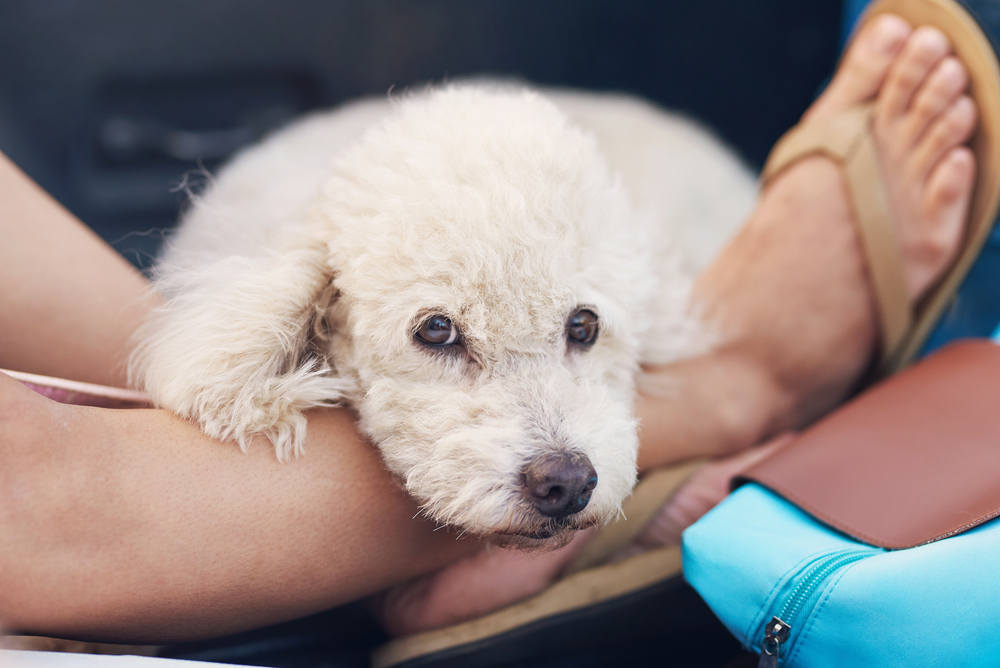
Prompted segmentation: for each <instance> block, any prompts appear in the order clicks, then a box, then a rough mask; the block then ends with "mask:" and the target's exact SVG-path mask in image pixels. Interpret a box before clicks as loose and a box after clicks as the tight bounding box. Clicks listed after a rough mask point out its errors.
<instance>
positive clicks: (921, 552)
mask: <svg viewBox="0 0 1000 668" xmlns="http://www.w3.org/2000/svg"><path fill="white" fill-rule="evenodd" d="M847 493H849V492H847ZM998 554H1000V523H998V522H997V521H996V520H994V521H992V522H988V523H986V524H984V525H982V526H980V527H978V528H976V529H974V530H972V531H969V532H967V533H964V534H961V535H958V536H954V537H951V538H948V539H945V540H941V541H937V542H935V543H931V544H929V545H923V546H920V547H915V548H911V549H907V550H895V551H888V550H883V549H881V548H873V547H870V546H867V545H864V544H862V543H858V542H856V541H854V540H852V539H850V538H848V537H847V536H844V535H843V534H840V533H838V532H836V531H832V530H830V529H828V528H827V527H825V526H824V525H822V524H820V523H818V522H816V521H815V520H813V519H812V518H811V517H810V516H809V515H807V514H805V513H804V512H802V511H801V510H799V509H798V508H796V507H795V506H793V505H792V504H790V503H788V502H787V501H785V500H784V499H782V498H781V497H779V496H777V495H775V494H773V493H772V492H770V491H768V490H766V489H764V488H763V487H760V486H757V485H752V484H751V485H745V486H743V487H741V488H740V489H739V490H737V491H736V492H734V493H733V494H732V495H731V496H730V497H729V498H728V499H726V500H725V501H723V502H722V503H721V504H720V505H719V506H717V507H716V508H715V509H714V510H712V511H711V512H709V513H708V514H707V515H705V517H703V518H702V519H701V520H700V521H698V522H697V523H696V524H694V525H693V526H691V527H690V528H689V529H688V530H687V531H685V532H684V572H685V575H686V576H687V579H688V581H689V582H690V583H691V584H692V586H694V588H695V589H696V590H698V593H699V594H701V596H702V597H703V598H704V599H705V601H706V602H707V603H708V604H709V606H710V607H711V608H712V609H713V610H714V611H715V613H716V615H718V617H719V618H720V619H721V620H722V622H723V624H725V626H726V627H727V628H728V629H729V630H730V631H731V632H732V633H733V634H734V635H735V636H736V637H737V638H738V639H739V640H740V641H741V642H742V643H743V644H744V646H746V647H747V648H749V649H751V650H752V651H755V652H759V651H760V649H761V641H762V639H763V626H764V624H765V622H767V621H769V620H770V619H771V617H772V616H774V615H779V612H781V611H783V610H787V606H788V601H789V600H790V599H796V598H797V597H800V598H799V599H798V600H802V601H803V602H802V604H801V605H800V606H798V607H797V608H795V611H789V613H791V614H790V615H789V616H791V617H792V618H793V619H794V621H792V620H785V621H788V622H789V623H791V624H792V628H791V630H790V632H789V636H788V640H787V641H786V642H785V643H783V644H782V647H781V651H780V656H781V658H782V662H781V665H782V666H785V667H786V668H790V667H792V666H806V665H808V666H811V667H815V668H824V667H830V668H835V667H840V666H901V667H902V666H906V667H908V668H921V667H922V666H928V667H930V666H991V667H995V666H1000V633H997V631H996V620H997V619H1000V596H998V595H997V591H998V590H997V587H996V586H991V585H992V584H995V583H996V581H997V555H998ZM830 555H833V557H832V559H833V560H834V561H833V562H832V563H834V564H838V563H839V564H841V565H840V566H839V567H836V568H828V569H826V570H824V569H823V568H822V566H823V564H830V563H831V557H830ZM842 555H846V557H845V556H842ZM837 560H839V561H837ZM820 576H822V577H820ZM806 581H809V582H811V583H812V586H802V583H803V582H806ZM807 594H808V595H807ZM803 596H804V598H801V597H803Z"/></svg>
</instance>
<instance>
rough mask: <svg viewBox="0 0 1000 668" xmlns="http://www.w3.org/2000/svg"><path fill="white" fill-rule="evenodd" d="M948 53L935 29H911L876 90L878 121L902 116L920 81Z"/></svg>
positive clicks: (922, 80)
mask: <svg viewBox="0 0 1000 668" xmlns="http://www.w3.org/2000/svg"><path fill="white" fill-rule="evenodd" d="M950 52H951V45H950V44H949V42H948V38H947V37H945V36H944V33H942V32H941V31H940V30H938V29H937V28H931V27H928V26H922V27H920V28H917V29H916V30H915V31H913V34H912V35H911V36H910V38H909V39H907V40H906V44H904V45H903V48H902V50H901V51H900V54H899V57H898V58H896V60H895V61H894V62H893V64H892V66H891V67H890V68H889V71H888V74H887V75H886V77H885V85H884V86H883V87H882V89H881V91H880V92H879V96H878V102H877V117H878V118H879V120H881V121H882V122H889V121H892V120H895V119H896V118H898V117H900V116H902V115H903V114H904V113H905V112H906V110H907V109H908V108H909V106H910V103H911V101H912V100H913V98H914V95H915V94H916V92H917V90H918V89H919V88H920V86H921V84H923V82H924V80H925V79H926V78H927V77H928V75H929V74H930V73H931V71H932V70H934V68H935V67H936V66H937V64H938V63H939V62H940V61H941V60H942V59H944V58H945V57H946V56H947V55H948V54H949V53H950Z"/></svg>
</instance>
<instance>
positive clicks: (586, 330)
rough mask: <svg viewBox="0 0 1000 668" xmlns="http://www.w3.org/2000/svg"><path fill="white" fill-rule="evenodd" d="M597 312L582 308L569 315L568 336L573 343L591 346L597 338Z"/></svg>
mask: <svg viewBox="0 0 1000 668" xmlns="http://www.w3.org/2000/svg"><path fill="white" fill-rule="evenodd" d="M598 329H599V328H598V326H597V314H596V313H594V312H593V311H591V310H590V309H585V308H582V309H580V310H579V311H577V312H576V313H574V314H573V315H571V316H570V317H569V321H568V322H567V323H566V338H567V339H569V341H570V342H571V343H576V344H578V345H581V346H591V345H593V344H594V341H596V340H597V331H598Z"/></svg>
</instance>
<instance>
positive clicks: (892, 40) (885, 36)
mask: <svg viewBox="0 0 1000 668" xmlns="http://www.w3.org/2000/svg"><path fill="white" fill-rule="evenodd" d="M872 27H873V28H874V33H875V39H874V40H873V41H874V46H875V48H876V49H878V50H879V51H882V52H891V51H895V50H896V48H897V47H898V46H899V45H900V44H902V43H903V41H904V40H905V39H906V38H907V36H908V35H909V34H910V24H909V23H907V22H906V21H904V20H903V19H902V18H900V17H899V16H896V15H895V14H882V15H881V16H879V17H878V18H877V19H876V20H875V23H874V24H873V26H872Z"/></svg>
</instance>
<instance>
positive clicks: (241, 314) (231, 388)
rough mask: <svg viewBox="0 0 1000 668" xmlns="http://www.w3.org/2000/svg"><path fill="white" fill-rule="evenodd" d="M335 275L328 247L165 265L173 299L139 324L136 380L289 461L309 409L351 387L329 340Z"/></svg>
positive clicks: (164, 282) (213, 431)
mask: <svg viewBox="0 0 1000 668" xmlns="http://www.w3.org/2000/svg"><path fill="white" fill-rule="evenodd" d="M331 282H332V274H331V272H330V270H329V268H328V267H327V265H326V252H325V247H323V246H321V245H315V246H305V247H301V248H294V249H291V250H286V251H283V252H280V253H274V254H272V255H269V256H265V257H253V258H250V257H228V258H224V259H221V260H218V261H216V262H214V263H212V264H210V265H208V266H205V267H201V268H197V269H194V270H190V269H184V270H176V271H170V269H169V268H163V269H162V271H161V277H160V278H159V279H158V281H157V284H156V285H157V288H158V289H159V290H160V291H161V292H162V293H163V294H164V295H165V296H166V302H165V303H164V304H163V305H162V306H160V307H159V308H158V309H156V310H155V311H154V313H153V314H152V315H151V317H150V318H149V319H148V321H147V322H146V323H145V324H144V325H143V327H142V328H141V329H140V331H139V334H138V337H139V340H138V345H137V347H136V350H135V352H134V354H133V356H132V359H131V361H130V376H131V378H132V382H133V383H135V384H137V385H138V386H140V387H143V388H145V389H146V390H147V391H148V392H149V393H150V394H151V396H152V398H153V400H154V402H155V403H156V404H157V405H158V406H162V407H164V408H167V409H169V410H171V411H173V412H175V413H177V414H178V415H181V416H183V417H185V418H188V419H191V420H194V421H196V422H198V424H199V425H201V427H202V429H203V430H204V431H205V432H206V433H207V434H209V435H210V436H213V437H215V438H220V439H226V440H234V441H236V442H237V443H238V444H239V445H240V447H241V448H244V449H246V448H247V446H248V445H249V443H250V441H251V440H252V438H253V437H254V436H255V435H258V434H259V435H263V436H265V437H267V438H268V439H269V440H270V441H271V442H272V443H273V444H274V447H275V451H276V453H277V455H278V458H279V459H282V460H284V459H287V458H289V457H291V456H294V455H296V454H299V452H300V451H301V449H302V444H303V440H304V437H305V423H306V421H305V418H304V416H303V415H302V411H304V410H305V409H307V408H310V407H313V406H323V405H331V404H334V403H336V402H337V401H338V400H339V399H340V398H341V397H343V396H344V394H345V392H346V391H347V389H348V387H347V386H348V383H347V382H346V381H344V380H342V379H340V378H338V377H337V376H336V375H335V373H334V371H333V369H331V367H330V364H329V360H328V359H327V351H326V347H325V345H324V341H323V340H322V339H323V338H324V337H323V334H324V331H323V330H324V326H325V323H324V320H323V319H324V317H325V314H326V309H327V307H328V305H329V302H330V300H331V299H332V293H333V288H332V284H331Z"/></svg>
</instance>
